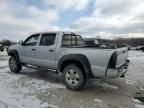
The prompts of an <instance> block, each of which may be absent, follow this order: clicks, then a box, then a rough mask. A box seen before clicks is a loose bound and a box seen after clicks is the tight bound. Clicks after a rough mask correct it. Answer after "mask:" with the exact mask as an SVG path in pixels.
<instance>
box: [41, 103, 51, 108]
mask: <svg viewBox="0 0 144 108" xmlns="http://www.w3.org/2000/svg"><path fill="white" fill-rule="evenodd" d="M48 106H49V105H48V103H47V102H44V103H42V104H41V106H40V107H41V108H47V107H48Z"/></svg>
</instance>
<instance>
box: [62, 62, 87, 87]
mask: <svg viewBox="0 0 144 108" xmlns="http://www.w3.org/2000/svg"><path fill="white" fill-rule="evenodd" d="M63 81H64V84H65V86H66V87H67V88H68V89H71V90H79V89H81V88H82V87H83V86H84V85H85V84H86V78H85V77H84V74H83V72H82V70H81V69H80V68H79V67H78V66H76V65H75V64H70V65H68V66H66V67H65V68H64V70H63Z"/></svg>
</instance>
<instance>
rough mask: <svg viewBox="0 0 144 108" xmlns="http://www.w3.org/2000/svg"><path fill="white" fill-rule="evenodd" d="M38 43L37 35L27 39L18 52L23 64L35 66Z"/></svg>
mask: <svg viewBox="0 0 144 108" xmlns="http://www.w3.org/2000/svg"><path fill="white" fill-rule="evenodd" d="M38 41H39V34H34V35H32V36H30V37H28V38H27V39H26V40H25V42H24V43H23V45H22V46H21V48H20V49H19V50H20V52H19V53H20V54H19V56H20V60H21V62H23V63H26V64H31V65H35V64H36V47H37V45H38Z"/></svg>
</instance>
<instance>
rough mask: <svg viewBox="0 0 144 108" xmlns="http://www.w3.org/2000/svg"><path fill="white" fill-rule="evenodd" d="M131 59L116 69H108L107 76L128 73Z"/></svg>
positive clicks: (112, 76)
mask: <svg viewBox="0 0 144 108" xmlns="http://www.w3.org/2000/svg"><path fill="white" fill-rule="evenodd" d="M129 62H130V61H129V60H127V61H126V63H125V64H123V65H122V66H121V67H119V68H116V69H108V70H107V74H106V77H107V78H117V77H121V76H123V75H125V74H126V72H127V69H128V65H129Z"/></svg>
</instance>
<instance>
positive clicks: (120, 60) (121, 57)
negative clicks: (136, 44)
mask: <svg viewBox="0 0 144 108" xmlns="http://www.w3.org/2000/svg"><path fill="white" fill-rule="evenodd" d="M116 52H117V62H116V68H119V67H121V66H122V65H123V64H125V63H126V61H127V57H128V48H127V47H123V48H118V49H116Z"/></svg>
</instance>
